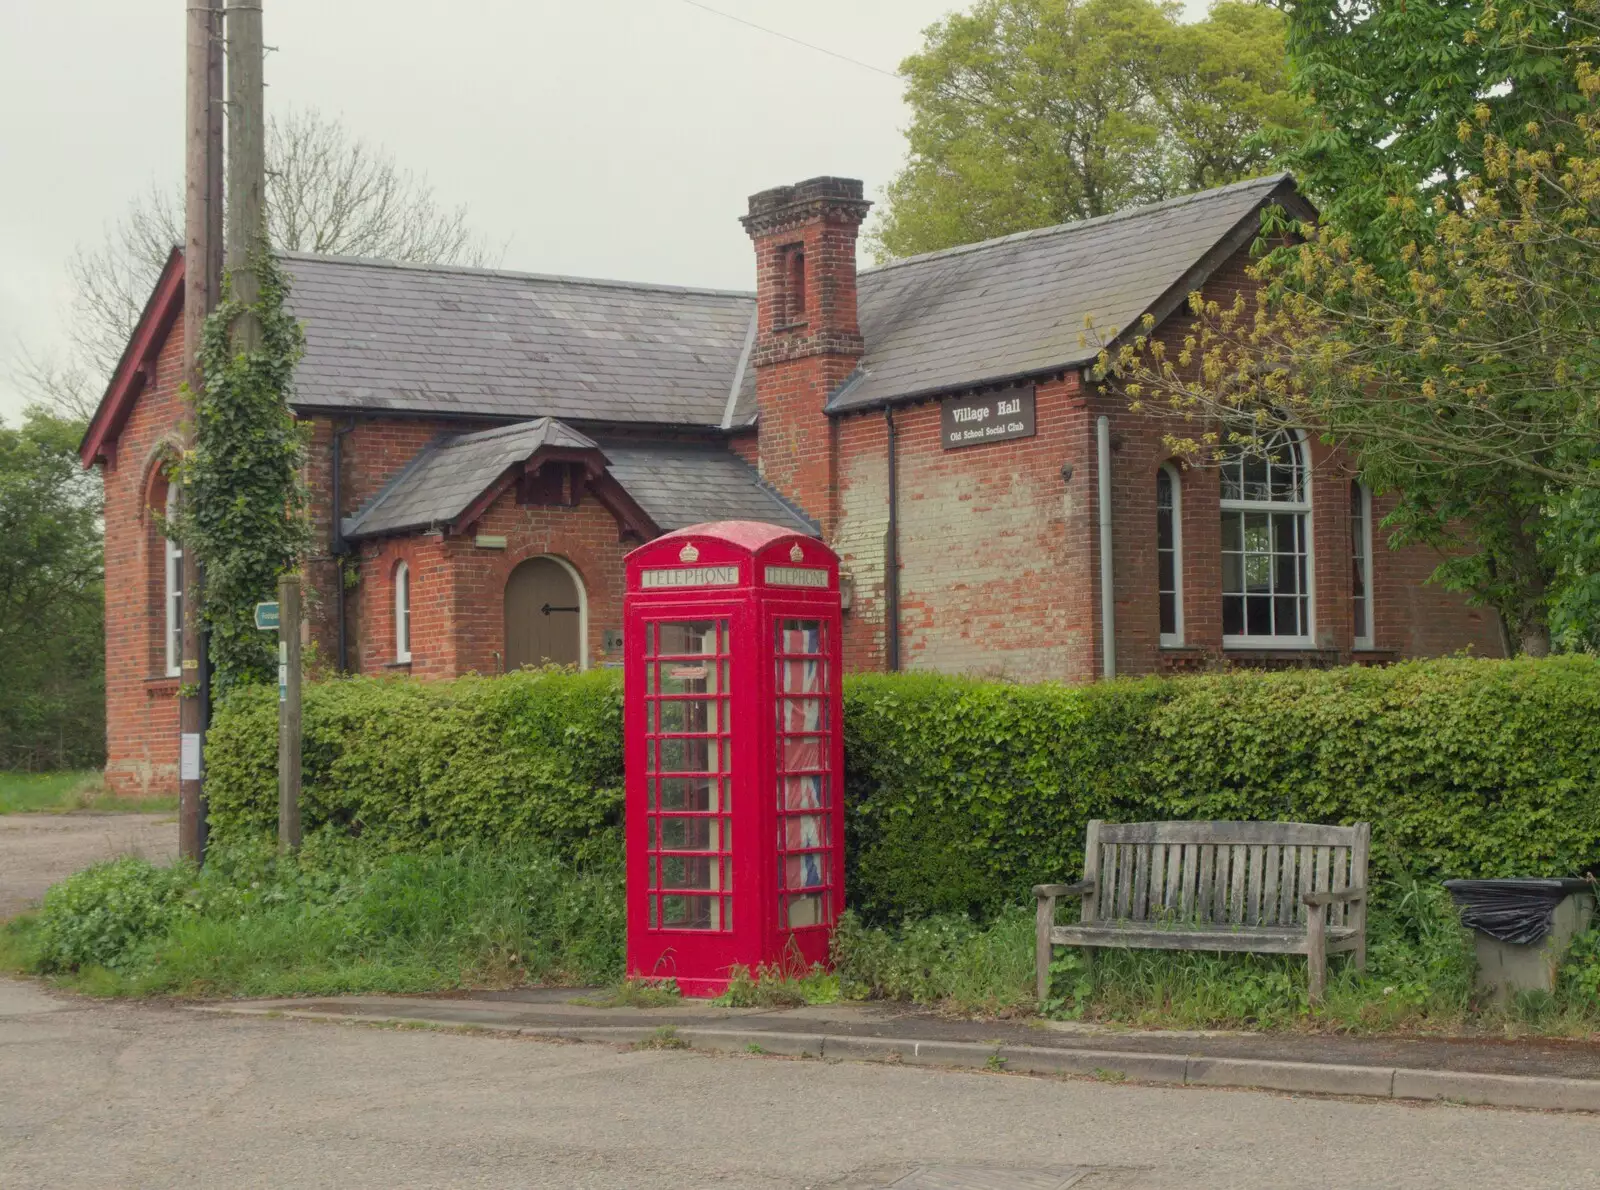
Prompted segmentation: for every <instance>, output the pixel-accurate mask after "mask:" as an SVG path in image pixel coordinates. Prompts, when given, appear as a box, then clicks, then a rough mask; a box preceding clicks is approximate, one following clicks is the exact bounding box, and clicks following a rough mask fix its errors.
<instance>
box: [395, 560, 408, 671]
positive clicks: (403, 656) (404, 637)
mask: <svg viewBox="0 0 1600 1190" xmlns="http://www.w3.org/2000/svg"><path fill="white" fill-rule="evenodd" d="M394 659H395V660H396V661H410V660H411V567H409V566H407V565H406V564H405V563H404V562H402V563H400V565H398V566H396V567H395V568H394Z"/></svg>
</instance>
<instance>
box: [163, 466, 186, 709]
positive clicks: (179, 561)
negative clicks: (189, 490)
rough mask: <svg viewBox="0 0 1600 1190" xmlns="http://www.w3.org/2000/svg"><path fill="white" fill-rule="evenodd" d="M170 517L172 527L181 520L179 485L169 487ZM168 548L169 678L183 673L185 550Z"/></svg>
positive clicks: (169, 545)
mask: <svg viewBox="0 0 1600 1190" xmlns="http://www.w3.org/2000/svg"><path fill="white" fill-rule="evenodd" d="M166 518H167V523H168V524H169V525H170V524H171V523H172V522H173V521H175V520H177V519H178V485H177V484H176V483H169V484H168V485H167V503H166ZM165 547H166V563H167V565H166V633H165V637H166V646H167V647H166V653H167V676H168V677H169V678H176V677H181V676H182V674H183V547H182V546H181V545H179V544H178V543H177V542H176V541H174V540H173V539H172V538H170V537H168V538H166V539H165Z"/></svg>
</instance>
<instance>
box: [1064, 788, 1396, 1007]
mask: <svg viewBox="0 0 1600 1190" xmlns="http://www.w3.org/2000/svg"><path fill="white" fill-rule="evenodd" d="M1371 838H1372V832H1371V828H1370V827H1369V826H1368V824H1367V823H1364V822H1362V823H1358V824H1357V825H1355V826H1317V825H1314V824H1312V823H1306V822H1129V823H1122V824H1113V823H1104V822H1101V821H1099V820H1098V819H1097V820H1095V821H1093V822H1090V823H1089V829H1088V832H1087V835H1086V837H1085V839H1084V861H1083V879H1082V880H1081V881H1079V882H1078V883H1076V884H1040V885H1037V886H1035V888H1034V890H1033V895H1034V896H1035V897H1037V898H1038V918H1037V925H1036V931H1035V941H1036V951H1037V954H1036V962H1037V968H1038V992H1039V999H1040V1001H1041V1002H1042V1001H1043V1000H1044V999H1045V997H1046V996H1047V995H1048V994H1049V990H1050V955H1051V949H1050V948H1051V947H1052V946H1090V947H1093V946H1107V947H1137V948H1142V949H1148V950H1215V951H1249V952H1252V953H1255V954H1303V955H1305V956H1306V965H1307V967H1308V970H1309V974H1310V984H1311V999H1312V1001H1313V1002H1316V1001H1319V1000H1321V999H1322V997H1323V993H1324V992H1325V991H1326V990H1327V982H1328V955H1329V954H1336V953H1338V952H1340V951H1353V952H1354V954H1355V963H1356V969H1357V970H1363V969H1365V967H1366V963H1367V851H1368V847H1369V845H1370V842H1371ZM1062 897H1082V898H1083V913H1082V915H1081V917H1080V920H1079V922H1078V924H1077V925H1071V926H1058V925H1056V902H1057V901H1058V900H1059V899H1060V898H1062Z"/></svg>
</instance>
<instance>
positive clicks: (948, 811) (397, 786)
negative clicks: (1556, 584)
mask: <svg viewBox="0 0 1600 1190" xmlns="http://www.w3.org/2000/svg"><path fill="white" fill-rule="evenodd" d="M275 721H276V704H275V702H274V701H273V698H272V692H271V691H270V690H266V691H244V692H241V693H240V694H238V695H236V696H234V697H233V698H232V699H230V701H229V702H228V704H227V705H226V706H225V707H224V708H222V710H221V711H220V712H219V714H218V716H217V718H216V722H215V724H214V726H213V728H212V735H211V742H210V748H209V752H208V756H207V761H208V783H209V788H210V796H211V821H212V829H213V831H214V832H215V833H216V835H217V836H218V837H220V838H224V839H228V838H233V837H236V836H239V835H245V834H255V833H259V832H267V831H270V830H271V829H272V827H273V823H274V821H275V815H276V807H277V793H276V778H275V776H274V766H275V763H276V744H275V739H276V734H275ZM305 723H306V729H305V730H306V745H305V795H304V813H305V820H306V825H307V827H308V828H314V827H316V826H319V825H322V824H325V823H332V824H337V825H341V826H345V827H348V828H349V829H352V830H359V831H362V832H370V833H376V834H378V835H379V836H381V837H385V838H389V839H392V840H394V842H395V844H396V845H410V844H414V843H426V842H433V841H452V840H464V839H485V838H486V839H504V838H524V837H529V838H539V839H544V840H547V841H549V842H553V843H555V844H556V845H557V846H558V847H560V848H561V849H562V850H563V851H564V853H566V854H569V855H583V854H587V853H589V852H590V851H592V850H593V849H595V848H604V849H610V848H612V847H614V846H615V840H616V835H617V832H616V826H617V824H618V823H619V822H620V819H621V807H622V749H621V706H620V683H619V682H618V681H617V678H616V674H615V673H614V672H596V673H589V674H571V673H565V672H561V671H547V672H542V673H522V674H512V675H509V676H506V677H501V678H475V677H474V678H463V679H460V680H459V681H455V682H422V681H412V680H409V679H372V678H354V679H346V680H341V681H336V682H327V683H317V684H313V685H311V686H308V687H307V691H306V708H305ZM845 764H846V790H845V794H846V801H847V805H848V817H847V820H846V821H847V830H848V839H849V856H848V861H849V862H848V867H849V870H848V873H847V882H848V887H849V893H850V900H851V902H852V903H853V904H854V905H855V906H857V907H858V908H859V909H860V910H861V911H862V913H863V914H864V915H865V916H866V918H868V919H869V920H877V921H885V920H889V921H893V920H898V919H900V918H902V917H905V916H912V915H915V916H920V915H923V914H928V913H937V912H966V913H972V914H975V915H978V916H982V917H986V916H989V915H991V914H993V913H995V912H996V911H998V910H999V909H1000V908H1001V907H1002V906H1004V905H1006V904H1011V903H1015V902H1017V901H1018V900H1021V899H1024V898H1026V896H1027V894H1028V889H1029V887H1030V886H1031V885H1032V884H1034V883H1035V882H1037V881H1040V880H1046V879H1059V878H1062V877H1066V876H1071V875H1075V874H1076V873H1078V872H1079V871H1080V870H1081V865H1082V845H1083V829H1084V825H1085V823H1087V822H1088V820H1089V819H1090V818H1105V819H1109V820H1112V821H1138V820H1144V819H1166V818H1198V819H1215V818H1259V819H1271V818H1289V819H1304V820H1310V821H1322V822H1355V821H1369V822H1371V823H1372V824H1373V831H1374V864H1375V867H1376V868H1377V870H1378V871H1379V872H1380V873H1381V872H1392V871H1395V870H1396V869H1398V868H1400V867H1404V868H1406V869H1408V870H1410V871H1411V872H1413V873H1415V874H1417V875H1419V876H1423V877H1427V878H1434V877H1448V876H1501V875H1505V876H1509V875H1570V874H1577V873H1582V872H1584V871H1586V870H1589V869H1591V868H1594V867H1596V866H1600V661H1597V660H1596V659H1594V658H1588V657H1565V658H1557V659H1552V660H1545V661H1472V660H1448V661H1429V662H1413V663H1408V664H1404V665H1396V666H1393V667H1390V668H1386V669H1359V668H1358V669H1341V670H1332V671H1326V672H1296V673H1282V674H1227V675H1218V676H1212V677H1191V678H1175V679H1165V680H1162V679H1148V680H1140V681H1120V682H1111V683H1105V684H1101V685H1096V686H1085V687H1064V686H1053V685H1040V686H1017V685H1009V684H1004V683H998V682H986V681H978V680H974V679H967V678H957V677H942V676H937V675H924V674H909V675H894V676H889V675H858V676H855V677H852V678H850V679H848V680H847V681H846V686H845Z"/></svg>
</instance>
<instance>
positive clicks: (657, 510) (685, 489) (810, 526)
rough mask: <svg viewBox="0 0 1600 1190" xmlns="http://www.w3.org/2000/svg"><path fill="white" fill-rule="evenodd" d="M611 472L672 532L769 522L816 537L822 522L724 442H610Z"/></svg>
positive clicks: (642, 506) (651, 514) (657, 521)
mask: <svg viewBox="0 0 1600 1190" xmlns="http://www.w3.org/2000/svg"><path fill="white" fill-rule="evenodd" d="M601 449H603V450H604V451H605V456H606V458H607V459H608V460H609V462H610V467H609V470H610V472H611V474H612V475H614V476H615V477H616V479H617V482H618V483H620V484H622V486H623V487H624V488H626V489H627V491H628V495H630V496H632V497H633V498H634V499H635V500H636V501H638V503H639V506H640V507H641V508H643V509H644V510H645V512H647V513H649V514H650V519H651V520H653V521H654V522H655V523H656V524H657V525H659V526H660V527H661V530H662V532H664V533H670V532H671V531H672V530H674V529H682V528H684V527H685V526H687V525H699V524H704V523H705V522H707V521H764V522H766V523H768V524H773V525H779V526H781V527H783V528H785V529H792V530H795V531H796V532H800V533H809V534H812V535H813V536H814V535H815V534H816V532H817V526H816V524H815V523H813V522H812V521H811V520H810V519H809V518H808V517H806V516H805V515H804V514H803V513H801V512H800V511H799V510H798V509H796V508H795V507H794V506H793V505H791V504H789V503H788V502H787V501H785V500H783V499H782V498H780V497H779V496H778V494H777V493H776V492H775V491H773V490H772V488H770V487H768V486H767V485H766V484H765V483H763V482H762V480H761V477H760V475H759V474H758V473H757V472H756V469H755V468H754V467H752V466H751V465H750V464H749V463H747V462H745V461H744V460H743V459H741V458H740V457H739V456H738V455H736V454H734V453H733V452H731V451H728V450H724V449H722V448H721V447H719V446H701V445H698V444H691V443H637V442H628V443H620V442H609V443H605V444H604V445H603V446H602V448H601Z"/></svg>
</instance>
